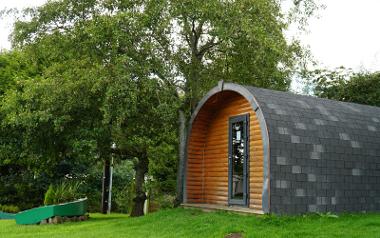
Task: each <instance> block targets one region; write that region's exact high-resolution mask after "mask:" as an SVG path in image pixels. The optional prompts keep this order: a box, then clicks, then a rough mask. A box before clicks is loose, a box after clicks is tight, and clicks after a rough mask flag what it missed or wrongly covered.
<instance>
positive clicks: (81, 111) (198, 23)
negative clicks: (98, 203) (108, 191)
mask: <svg viewBox="0 0 380 238" xmlns="http://www.w3.org/2000/svg"><path fill="white" fill-rule="evenodd" d="M280 4H281V3H280V1H277V0H270V1H268V0H244V1H220V0H210V1H199V0H196V1H182V0H181V1H179V0H160V1H156V0H154V1H153V0H142V1H132V0H127V1H116V0H111V1H96V0H80V1H77V0H75V1H74V0H59V1H48V2H47V3H46V4H44V5H43V6H41V7H38V8H35V9H28V10H26V11H25V12H24V14H25V16H24V18H20V19H19V20H18V21H17V22H16V23H15V25H14V26H15V28H14V32H13V34H12V44H13V47H14V49H13V51H12V52H11V53H10V54H11V55H12V54H16V55H17V54H20V55H21V56H22V57H12V56H8V55H4V57H5V59H6V60H5V61H4V60H3V61H4V62H5V64H4V63H3V65H5V66H4V67H2V68H0V87H2V88H0V93H1V94H2V95H3V96H0V97H1V105H0V119H1V125H0V139H1V140H0V166H3V168H4V170H5V171H6V169H7V168H20V169H22V170H25V171H26V172H25V173H28V176H29V177H28V178H31V177H32V178H33V179H30V181H37V180H38V181H41V180H42V179H43V178H46V181H47V182H45V183H42V185H41V186H40V185H39V186H40V187H39V190H40V191H41V189H42V190H46V189H47V188H48V184H54V183H56V182H57V181H60V180H62V179H63V178H64V177H67V178H74V179H78V180H82V181H85V180H86V177H87V176H88V175H89V174H91V169H92V166H98V162H99V161H108V160H109V159H110V158H111V156H113V157H115V159H125V160H130V161H132V162H133V169H134V170H135V174H134V176H135V179H134V180H133V181H134V183H135V184H134V185H133V186H134V188H135V191H134V195H135V197H134V199H133V202H134V204H135V207H134V210H139V212H137V213H136V214H141V210H142V209H141V208H142V204H143V202H144V200H145V191H144V188H143V184H144V179H145V176H146V175H147V174H149V175H150V176H152V177H153V178H154V179H153V180H152V181H154V182H155V185H154V186H156V187H157V190H158V191H161V192H164V193H169V194H170V193H173V190H174V187H175V168H176V167H177V162H176V154H177V152H178V151H177V150H178V149H177V146H176V144H177V134H178V133H177V130H178V129H177V118H176V117H177V112H178V109H181V110H184V111H185V112H186V113H187V115H190V113H191V111H192V110H193V109H194V107H195V106H196V103H197V102H198V100H199V99H200V97H201V96H202V95H203V93H204V92H206V91H207V90H208V89H209V88H210V87H212V86H214V85H215V84H216V81H218V80H220V79H224V80H226V81H233V82H238V83H245V84H251V85H256V86H261V87H269V88H276V89H280V90H286V89H287V88H288V87H289V82H290V79H289V78H290V77H289V76H290V74H291V72H292V71H293V70H294V65H295V64H296V62H297V61H298V60H299V58H300V55H301V54H300V53H301V51H302V49H301V47H300V46H299V44H298V42H297V41H292V42H289V43H288V42H287V41H286V39H285V37H284V33H283V32H284V30H285V29H286V28H287V27H288V25H289V24H290V23H291V22H292V21H293V22H294V19H297V17H296V16H297V15H298V16H301V15H299V14H301V13H305V14H306V15H307V16H309V15H310V14H312V12H313V10H314V9H315V8H316V7H315V5H314V4H313V1H312V0H307V1H297V2H295V4H294V6H295V8H294V9H295V10H294V11H292V17H289V18H288V17H287V16H286V14H283V13H282V12H281V5H280ZM301 17H302V16H301ZM13 59H23V60H22V61H20V62H19V63H17V64H13V61H12V60H13ZM24 59H25V62H26V63H24ZM1 62H2V60H1V59H0V63H1ZM14 65H16V66H14ZM21 66H22V67H21ZM20 67H21V68H22V69H23V70H21V71H22V72H25V73H20V74H15V75H14V73H13V72H14V71H17V69H19V68H20ZM1 70H2V71H1ZM2 75H4V76H2ZM1 77H2V78H1ZM114 143H115V144H116V148H114V149H112V148H111V145H112V144H114ZM58 168H59V169H58ZM4 183H5V184H6V182H4ZM6 185H7V186H8V185H9V184H6ZM98 186H99V184H98V185H96V186H91V188H95V187H98ZM121 187H124V188H126V187H128V186H127V185H125V186H121ZM129 192H130V191H129ZM129 192H128V193H129ZM116 194H117V193H116ZM98 195H99V193H94V198H95V197H96V196H98ZM42 199H43V198H42V197H41V195H36V201H37V200H39V201H40V200H42ZM117 199H121V200H123V199H126V200H129V199H130V198H127V197H123V196H120V197H118V198H117ZM36 201H33V202H34V203H35V202H36ZM136 204H137V205H136ZM123 210H125V208H123Z"/></svg>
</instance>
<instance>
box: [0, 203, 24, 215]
mask: <svg viewBox="0 0 380 238" xmlns="http://www.w3.org/2000/svg"><path fill="white" fill-rule="evenodd" d="M0 211H2V212H8V213H18V212H19V211H20V209H19V208H18V207H17V206H13V205H1V204H0Z"/></svg>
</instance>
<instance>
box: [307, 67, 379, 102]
mask: <svg viewBox="0 0 380 238" xmlns="http://www.w3.org/2000/svg"><path fill="white" fill-rule="evenodd" d="M314 74H315V76H314V80H313V83H314V84H315V89H314V93H315V94H316V95H317V96H319V97H324V98H330V99H335V100H339V101H346V102H355V103H361V104H367V105H373V106H380V73H379V72H375V73H368V72H361V73H354V72H352V71H347V70H345V69H344V68H340V69H338V70H335V71H316V72H315V73H314Z"/></svg>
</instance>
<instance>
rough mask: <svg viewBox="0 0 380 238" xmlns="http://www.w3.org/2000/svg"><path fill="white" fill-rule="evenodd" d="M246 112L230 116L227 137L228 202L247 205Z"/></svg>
mask: <svg viewBox="0 0 380 238" xmlns="http://www.w3.org/2000/svg"><path fill="white" fill-rule="evenodd" d="M248 118H249V116H248V114H247V115H242V116H235V117H231V118H230V120H229V139H228V147H229V149H228V181H229V182H228V202H229V204H230V205H243V206H247V205H248V152H249V151H248V147H249V146H248V138H249V135H248V132H249V130H248Z"/></svg>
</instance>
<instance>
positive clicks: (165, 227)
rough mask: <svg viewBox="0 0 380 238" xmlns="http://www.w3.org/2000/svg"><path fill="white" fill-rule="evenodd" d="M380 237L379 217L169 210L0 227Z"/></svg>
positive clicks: (77, 232)
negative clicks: (134, 216)
mask: <svg viewBox="0 0 380 238" xmlns="http://www.w3.org/2000/svg"><path fill="white" fill-rule="evenodd" d="M235 232H236V233H241V234H242V235H243V237H380V214H354V215H342V216H339V217H338V218H334V217H331V216H326V215H322V216H319V215H309V216H294V217H276V216H259V217H257V216H252V215H249V216H248V215H239V214H232V213H227V212H209V213H205V212H201V211H199V210H191V209H189V210H188V209H182V208H177V209H171V210H163V211H160V212H156V213H152V214H149V215H147V216H145V217H139V218H130V217H128V216H126V215H122V214H112V215H100V214H91V218H90V220H88V221H85V222H77V223H65V224H60V225H30V226H21V225H16V224H15V221H4V220H2V221H0V237H7V238H13V237H23V238H27V237H46V238H51V237H60V238H66V237H70V238H72V237H91V238H92V237H102V238H104V237H191V238H193V237H225V236H226V235H227V234H230V233H235Z"/></svg>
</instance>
